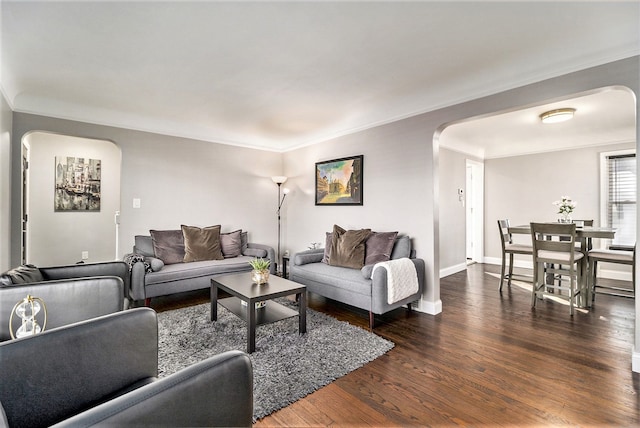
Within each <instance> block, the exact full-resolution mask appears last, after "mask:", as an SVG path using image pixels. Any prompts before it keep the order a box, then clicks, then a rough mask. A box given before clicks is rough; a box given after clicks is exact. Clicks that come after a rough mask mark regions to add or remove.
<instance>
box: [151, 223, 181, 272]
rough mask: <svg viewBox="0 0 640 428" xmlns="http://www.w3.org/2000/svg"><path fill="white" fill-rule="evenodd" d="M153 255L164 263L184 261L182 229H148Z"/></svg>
mask: <svg viewBox="0 0 640 428" xmlns="http://www.w3.org/2000/svg"><path fill="white" fill-rule="evenodd" d="M149 233H150V234H151V240H152V241H153V253H154V255H155V257H157V258H159V259H160V260H162V261H163V262H164V264H165V265H171V264H175V263H182V262H183V261H184V235H183V234H182V230H150V231H149Z"/></svg>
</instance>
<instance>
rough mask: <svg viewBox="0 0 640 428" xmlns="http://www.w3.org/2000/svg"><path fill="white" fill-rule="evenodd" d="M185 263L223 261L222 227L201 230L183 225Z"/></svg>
mask: <svg viewBox="0 0 640 428" xmlns="http://www.w3.org/2000/svg"><path fill="white" fill-rule="evenodd" d="M181 228H182V234H183V235H184V261H185V262H199V261H202V260H222V259H223V258H224V257H223V256H222V251H221V247H220V225H217V226H209V227H205V228H200V227H197V226H185V225H182V226H181Z"/></svg>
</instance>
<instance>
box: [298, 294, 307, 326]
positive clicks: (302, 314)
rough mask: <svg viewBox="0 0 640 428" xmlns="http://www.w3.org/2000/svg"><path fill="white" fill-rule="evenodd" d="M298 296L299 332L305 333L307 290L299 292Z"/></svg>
mask: <svg viewBox="0 0 640 428" xmlns="http://www.w3.org/2000/svg"><path fill="white" fill-rule="evenodd" d="M297 297H298V323H299V324H298V332H299V333H300V334H304V333H306V332H307V292H306V291H303V292H302V293H298V294H297Z"/></svg>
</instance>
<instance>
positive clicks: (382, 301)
mask: <svg viewBox="0 0 640 428" xmlns="http://www.w3.org/2000/svg"><path fill="white" fill-rule="evenodd" d="M410 260H411V261H412V262H413V265H414V266H415V268H416V274H417V276H418V293H423V292H424V288H425V286H424V281H425V279H424V274H425V264H424V260H423V259H410ZM371 287H372V289H371V296H372V300H373V303H372V306H377V305H383V306H385V305H387V270H386V269H376V270H375V272H374V273H373V275H372V278H371ZM376 313H377V312H376Z"/></svg>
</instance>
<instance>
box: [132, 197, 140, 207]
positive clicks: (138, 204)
mask: <svg viewBox="0 0 640 428" xmlns="http://www.w3.org/2000/svg"><path fill="white" fill-rule="evenodd" d="M133 208H140V198H133Z"/></svg>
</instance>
